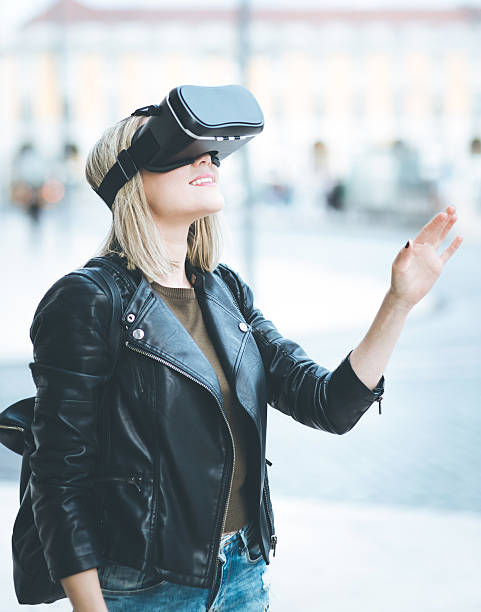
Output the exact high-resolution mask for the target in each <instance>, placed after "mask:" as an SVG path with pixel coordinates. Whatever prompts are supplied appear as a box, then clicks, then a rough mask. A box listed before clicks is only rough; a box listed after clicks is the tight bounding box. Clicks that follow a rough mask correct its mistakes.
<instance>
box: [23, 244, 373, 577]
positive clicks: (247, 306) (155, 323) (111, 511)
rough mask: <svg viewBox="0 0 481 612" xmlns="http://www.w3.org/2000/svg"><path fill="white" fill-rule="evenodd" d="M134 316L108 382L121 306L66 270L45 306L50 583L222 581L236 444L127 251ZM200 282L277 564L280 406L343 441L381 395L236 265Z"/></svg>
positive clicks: (210, 382) (39, 462) (38, 354)
mask: <svg viewBox="0 0 481 612" xmlns="http://www.w3.org/2000/svg"><path fill="white" fill-rule="evenodd" d="M102 262H105V263H108V262H110V263H111V264H114V265H115V266H116V267H117V272H115V278H116V281H117V283H118V284H119V286H120V288H121V295H122V302H123V307H122V311H123V315H122V320H121V323H120V324H119V326H118V334H119V335H120V337H121V342H120V350H119V355H118V361H117V364H116V366H115V368H114V370H113V374H112V376H110V373H111V368H112V365H113V364H112V359H113V357H112V355H111V353H109V330H110V320H111V314H112V297H111V295H110V294H108V293H107V292H106V291H105V290H104V289H103V288H102V287H101V286H100V285H97V284H96V283H95V282H94V281H92V280H91V279H88V278H83V277H80V276H76V275H74V274H67V275H65V276H63V277H62V278H60V279H59V280H57V281H56V282H55V283H54V284H53V285H52V286H51V287H50V289H49V290H48V291H47V292H46V294H45V295H44V297H43V298H42V299H41V301H40V303H39V305H38V307H37V309H36V312H35V315H34V319H33V322H32V326H31V329H30V337H31V340H32V343H33V347H34V353H33V355H34V360H33V362H32V363H30V364H29V365H30V368H31V371H32V375H33V378H34V381H35V384H36V386H37V394H36V398H35V409H34V418H33V422H32V434H33V436H34V441H35V445H36V450H35V451H34V452H33V453H32V455H31V457H30V467H31V470H32V477H31V481H30V489H31V491H30V492H31V496H32V508H33V513H34V517H35V523H36V525H37V528H38V532H39V538H40V541H41V543H42V545H43V549H44V554H45V559H46V562H47V566H48V569H49V573H50V577H51V579H52V580H54V581H56V580H59V579H60V578H63V577H65V576H69V575H71V574H74V573H77V572H80V571H84V570H87V569H90V568H93V567H102V566H104V565H108V564H111V563H112V564H120V565H128V566H131V567H134V568H136V569H138V570H141V571H145V570H147V569H152V568H154V569H155V570H156V571H157V572H158V573H159V575H160V578H161V579H166V580H170V581H172V582H176V583H179V584H185V585H190V586H198V587H211V586H212V584H213V583H214V581H215V576H216V573H217V571H218V550H219V544H220V538H221V533H222V527H223V522H224V517H225V510H226V506H227V501H228V495H229V492H230V484H231V482H230V481H231V474H232V466H233V452H232V441H231V436H230V431H229V427H228V423H227V420H226V418H225V415H224V413H223V402H222V394H221V392H220V388H219V384H218V381H217V377H216V375H215V372H214V370H213V369H212V367H211V365H210V363H209V361H208V360H207V359H206V357H205V356H204V355H203V353H202V352H201V351H200V349H199V347H198V346H197V344H196V343H195V342H194V341H193V339H192V337H191V336H190V335H189V333H188V332H187V331H186V330H185V328H184V327H183V326H182V324H181V323H180V322H179V321H178V319H177V318H176V317H175V315H174V314H173V313H172V311H171V310H170V309H169V307H168V306H167V305H166V304H165V302H164V301H163V300H162V298H161V297H160V295H159V294H158V293H156V292H155V291H154V290H153V289H152V288H151V286H150V284H149V283H148V281H147V280H146V278H145V277H144V275H143V274H142V273H141V271H140V270H138V269H135V270H128V269H127V267H126V265H125V263H124V262H125V259H124V258H121V257H119V256H117V255H109V256H105V257H103V258H98V257H97V258H93V259H92V260H89V262H87V264H86V265H87V266H91V267H95V266H101V265H103V264H102ZM185 266H186V273H187V277H188V278H189V279H192V280H194V282H193V286H194V288H195V292H196V296H197V298H198V301H199V305H200V307H201V309H202V313H203V316H204V319H205V322H206V326H207V329H208V331H209V333H210V334H211V338H212V341H213V343H214V346H215V347H216V350H217V351H218V354H219V359H220V360H221V363H222V365H223V367H224V369H225V372H226V376H227V378H228V380H229V383H230V385H231V389H232V392H233V394H234V400H235V401H237V402H239V403H240V405H241V406H242V408H243V409H244V410H245V411H246V413H247V414H248V415H249V417H250V419H249V423H250V427H249V468H248V469H249V475H250V477H249V482H250V491H249V499H250V500H251V508H250V510H251V512H252V515H251V516H253V517H254V521H255V522H254V524H255V529H254V530H253V531H252V533H251V534H250V536H249V538H250V539H251V544H252V549H251V550H255V548H256V544H258V546H259V547H260V550H261V552H262V555H263V557H264V559H265V561H266V563H267V564H269V563H270V559H269V556H270V551H271V550H272V548H271V547H272V546H274V554H275V542H276V540H277V536H276V534H275V526H274V513H273V509H272V503H271V500H270V494H269V485H268V474H267V464H269V465H270V463H271V462H269V461H268V459H266V427H267V406H268V405H270V406H271V407H272V408H275V409H277V410H280V411H281V412H283V413H284V414H286V415H288V416H290V417H292V418H293V419H294V420H296V421H298V422H299V423H302V424H303V425H306V426H307V427H311V428H313V429H319V430H322V431H325V432H329V433H333V434H339V435H340V434H344V433H346V432H348V431H349V430H350V429H351V428H352V427H353V426H354V425H355V424H356V423H357V422H358V420H359V419H360V417H361V416H362V415H363V414H364V413H365V412H366V410H367V409H368V408H369V407H370V405H371V404H372V403H373V402H374V401H375V400H376V399H377V398H379V397H380V396H381V395H382V393H383V390H384V376H382V378H381V379H380V381H379V383H378V386H377V387H376V388H375V389H374V390H371V389H369V388H368V387H367V386H366V385H364V383H362V381H361V380H360V379H359V378H358V377H357V376H356V374H355V372H354V370H353V369H352V367H351V364H350V361H349V354H350V353H349V354H348V355H347V356H346V357H345V358H344V359H343V360H342V362H341V363H340V364H339V365H338V367H337V368H336V369H335V370H332V371H330V370H328V369H326V368H325V367H322V366H320V365H318V364H317V363H316V362H314V361H313V360H312V359H310V358H309V357H308V355H307V354H306V353H305V351H304V350H303V349H302V348H301V346H300V345H299V344H296V343H295V342H294V341H292V340H290V339H288V338H285V337H283V336H282V335H281V334H280V333H279V331H278V330H277V329H276V327H275V326H274V324H273V323H272V321H270V320H268V319H266V318H264V316H263V314H262V312H261V311H260V310H259V309H258V308H257V307H256V306H255V305H254V296H253V293H252V290H251V289H250V287H249V286H248V285H247V284H246V283H245V282H244V281H243V280H242V278H241V277H240V276H239V275H238V274H237V273H236V272H235V271H234V270H232V269H231V268H230V267H229V266H227V265H226V264H219V265H218V266H217V268H216V269H215V270H214V271H213V272H206V271H202V270H201V269H200V268H197V267H194V266H192V265H191V264H190V262H189V261H188V260H186V263H185Z"/></svg>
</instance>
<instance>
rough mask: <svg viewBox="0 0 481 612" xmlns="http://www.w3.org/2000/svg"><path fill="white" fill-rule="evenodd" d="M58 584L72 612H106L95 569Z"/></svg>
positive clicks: (70, 577)
mask: <svg viewBox="0 0 481 612" xmlns="http://www.w3.org/2000/svg"><path fill="white" fill-rule="evenodd" d="M60 582H61V583H62V586H63V590H64V591H65V593H66V595H67V597H68V598H69V599H70V602H71V603H72V606H73V611H74V612H108V608H107V606H106V605H105V601H104V598H103V595H102V590H101V588H100V582H99V576H98V572H97V568H96V567H94V568H91V569H88V570H85V571H84V572H79V573H78V574H72V575H71V576H67V577H66V578H62V579H61V580H60Z"/></svg>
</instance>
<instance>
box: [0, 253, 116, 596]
mask: <svg viewBox="0 0 481 612" xmlns="http://www.w3.org/2000/svg"><path fill="white" fill-rule="evenodd" d="M90 262H92V263H97V264H98V263H103V264H104V266H103V268H102V269H101V270H100V271H97V270H91V269H89V268H88V265H89V263H90ZM111 265H112V266H113V268H112V267H111V266H109V265H108V264H107V263H106V262H105V260H104V259H103V258H98V257H94V258H92V259H90V260H89V261H88V262H87V263H86V264H85V266H84V267H82V268H79V269H78V270H75V271H74V272H71V274H79V275H81V276H86V277H88V278H90V279H92V280H94V281H96V282H97V283H98V284H100V285H101V286H102V287H103V288H104V289H105V290H106V291H107V292H110V293H111V295H112V298H113V309H112V319H111V323H110V350H111V351H112V354H113V355H114V360H113V363H114V367H115V363H116V362H117V357H118V352H119V344H120V334H119V328H118V325H120V322H121V319H122V300H121V295H120V289H119V287H118V285H117V282H116V280H115V276H114V274H113V273H112V272H113V269H116V270H118V269H119V267H118V266H116V265H115V264H113V263H111ZM112 372H113V369H112ZM112 372H111V373H110V374H112ZM107 386H108V385H106V388H105V390H107ZM103 397H105V392H104V396H103ZM34 403H35V396H33V397H28V398H25V399H22V400H19V401H18V402H16V403H15V404H12V405H11V406H9V407H8V408H6V409H5V410H4V411H3V412H1V413H0V442H1V443H2V444H3V445H4V446H6V447H7V448H8V449H10V450H12V451H13V452H15V453H17V454H19V455H22V466H21V472H20V508H19V511H18V514H17V517H16V519H15V522H14V525H13V534H12V559H13V580H14V585H15V594H16V596H17V600H18V602H19V603H20V604H40V603H53V602H54V601H57V600H58V599H63V598H65V597H67V595H66V593H65V591H64V589H63V587H62V583H61V582H60V581H57V582H52V579H51V577H50V574H49V571H48V567H47V563H46V561H45V557H44V554H43V549H42V545H41V543H40V540H39V537H38V531H37V527H36V525H35V521H34V517H33V511H32V500H31V494H30V487H29V483H30V476H31V470H30V465H29V460H30V455H31V454H32V452H33V451H34V450H35V442H34V440H33V435H32V432H31V424H32V419H33V411H34ZM102 405H103V401H102V404H101V406H100V409H102Z"/></svg>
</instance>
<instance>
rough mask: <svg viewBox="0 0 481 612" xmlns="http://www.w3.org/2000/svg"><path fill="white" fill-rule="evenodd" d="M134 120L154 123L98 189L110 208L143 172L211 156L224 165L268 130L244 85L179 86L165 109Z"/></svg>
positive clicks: (148, 109)
mask: <svg viewBox="0 0 481 612" xmlns="http://www.w3.org/2000/svg"><path fill="white" fill-rule="evenodd" d="M133 115H145V116H148V117H149V119H148V120H147V121H146V122H145V123H144V124H143V125H141V126H140V128H139V129H138V130H137V131H136V132H135V134H134V135H133V137H132V143H131V145H130V147H128V148H127V149H122V151H120V153H119V154H118V156H117V161H116V163H115V164H114V165H113V166H112V168H110V170H109V171H108V172H107V174H106V175H105V177H104V179H103V181H102V183H101V184H100V186H99V188H98V189H97V193H98V194H99V196H100V197H101V198H102V199H103V200H104V201H105V203H106V204H107V206H108V207H109V208H111V207H112V204H113V202H114V200H115V196H116V195H117V192H118V191H119V189H121V188H122V187H123V186H124V185H125V183H126V182H127V181H129V180H130V179H131V178H132V177H133V176H134V175H135V173H136V172H138V170H140V168H145V169H146V170H149V171H150V172H168V171H169V170H173V169H174V168H178V167H180V166H184V165H186V164H191V163H192V162H193V161H194V160H195V159H197V158H198V157H199V156H201V155H203V154H205V153H210V155H211V158H212V162H213V163H214V164H215V165H217V166H218V165H219V164H220V160H221V159H224V158H225V157H227V156H228V155H230V154H231V153H234V151H237V149H239V148H240V147H242V146H243V145H244V144H246V143H247V142H249V141H250V140H252V138H254V136H255V135H256V134H258V133H259V132H261V131H262V130H263V128H264V116H263V114H262V110H261V108H260V106H259V104H258V102H257V100H256V99H255V97H254V96H253V94H252V93H251V92H250V91H249V90H248V89H246V88H245V87H242V86H241V85H221V86H217V87H203V86H199V85H180V86H179V87H175V88H174V89H172V90H171V91H170V92H169V94H168V95H167V96H166V97H165V98H164V100H163V101H162V102H161V103H160V104H152V105H150V106H144V107H142V108H138V109H137V110H136V111H134V112H133V113H132V116H133Z"/></svg>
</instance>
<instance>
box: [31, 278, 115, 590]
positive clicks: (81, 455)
mask: <svg viewBox="0 0 481 612" xmlns="http://www.w3.org/2000/svg"><path fill="white" fill-rule="evenodd" d="M111 313H112V300H111V297H110V298H109V297H108V296H107V294H106V293H105V292H104V291H103V290H102V289H101V288H100V287H98V286H97V285H96V284H95V283H94V282H93V281H91V280H89V279H87V278H85V277H81V276H78V275H75V274H67V275H66V276H64V277H62V278H60V279H59V280H58V281H56V282H55V283H54V285H53V286H52V287H51V288H50V289H49V290H48V291H47V293H46V294H45V295H44V297H43V298H42V300H41V301H40V303H39V305H38V307H37V310H36V311H35V314H34V318H33V323H32V325H31V328H30V338H31V340H32V343H33V357H34V361H33V362H31V363H30V364H29V367H30V369H31V371H32V376H33V379H34V382H35V385H36V387H37V393H36V397H35V405H34V414H33V420H32V434H33V439H34V442H35V446H36V448H35V450H34V451H33V453H32V454H31V456H30V468H31V470H32V476H31V481H30V487H31V495H32V510H33V516H34V520H35V524H36V527H37V530H38V534H39V538H40V542H41V544H42V548H43V552H44V556H45V560H46V563H47V566H48V570H49V573H50V577H51V579H52V580H53V581H57V580H59V579H60V578H64V577H66V576H70V575H72V574H75V573H77V572H81V571H84V570H87V569H90V568H93V567H98V566H99V565H101V563H102V558H101V553H100V550H99V548H100V540H99V537H98V534H97V532H96V529H97V524H96V518H95V507H94V503H95V500H94V496H93V495H92V483H93V481H92V475H93V473H94V472H95V469H96V461H97V450H98V433H97V411H98V407H99V404H100V401H101V398H102V395H103V390H104V389H105V383H106V382H107V380H108V379H109V376H110V370H111V367H112V363H111V357H110V355H109V345H108V339H109V328H110V321H111Z"/></svg>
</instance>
